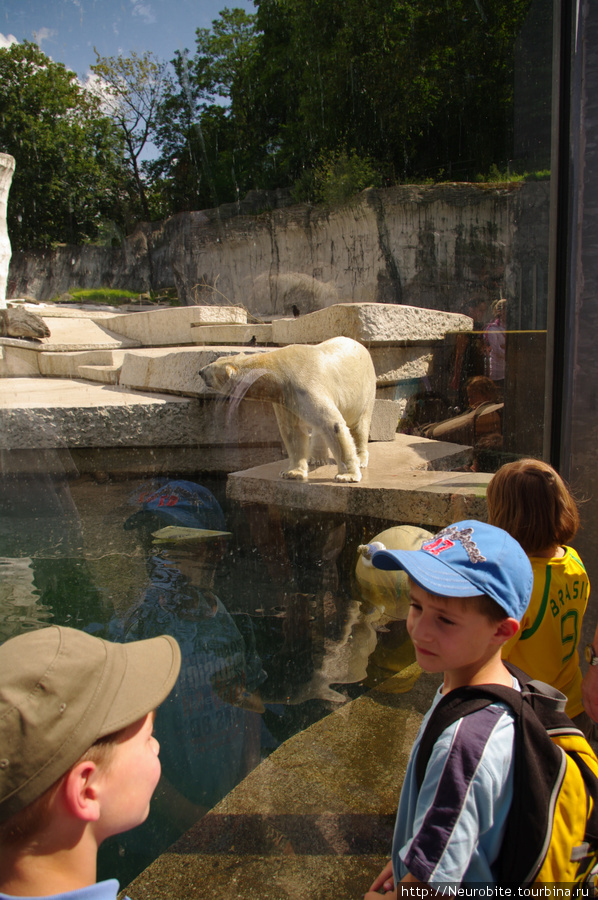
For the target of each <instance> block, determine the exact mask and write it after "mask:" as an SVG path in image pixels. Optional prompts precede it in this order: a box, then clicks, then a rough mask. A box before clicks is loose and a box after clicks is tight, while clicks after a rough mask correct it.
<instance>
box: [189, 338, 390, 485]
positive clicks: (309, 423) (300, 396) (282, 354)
mask: <svg viewBox="0 0 598 900" xmlns="http://www.w3.org/2000/svg"><path fill="white" fill-rule="evenodd" d="M200 375H201V376H202V378H203V380H204V381H205V383H206V384H207V385H208V386H209V387H211V388H213V389H214V390H217V391H219V392H221V393H224V394H231V393H233V392H234V394H235V395H236V396H238V395H239V393H242V392H243V390H244V391H245V393H246V395H247V396H248V397H251V398H255V399H260V400H270V401H271V402H272V403H273V405H274V412H275V414H276V420H277V422H278V427H279V428H280V434H281V436H282V439H283V441H284V445H285V447H286V449H287V453H288V455H289V461H290V465H289V469H288V470H287V471H284V472H281V475H282V477H283V478H293V479H297V480H302V481H306V480H307V473H308V467H309V459H310V455H311V458H312V461H313V462H315V463H316V464H319V465H321V464H323V463H325V462H327V461H328V460H327V456H328V454H327V450H326V448H327V447H328V448H330V450H331V452H332V455H333V457H334V459H335V460H336V463H337V466H338V472H337V474H336V476H335V480H336V481H349V482H354V481H361V471H360V469H361V468H365V466H367V464H368V450H367V443H368V436H369V430H370V422H371V418H372V410H373V408H374V399H375V396H376V373H375V371H374V365H373V363H372V359H371V356H370V354H369V353H368V351H367V350H366V348H365V347H364V346H363V345H362V344H359V343H358V342H357V341H354V340H352V339H351V338H346V337H337V338H331V339H330V340H328V341H323V342H322V343H321V344H316V345H315V346H314V345H311V344H290V345H289V346H287V347H280V348H278V349H276V350H269V351H266V352H265V353H256V354H252V355H244V354H239V355H237V356H228V357H221V358H220V359H217V360H216V362H213V363H210V365H208V366H205V367H204V368H203V369H201V370H200ZM245 385H246V388H245ZM310 437H311V438H312V448H311V453H310Z"/></svg>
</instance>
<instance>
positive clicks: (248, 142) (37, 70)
mask: <svg viewBox="0 0 598 900" xmlns="http://www.w3.org/2000/svg"><path fill="white" fill-rule="evenodd" d="M544 2H545V4H546V5H545V7H544V6H543V5H542V2H541V0H538V2H536V4H534V8H533V9H534V10H535V11H536V18H535V19H534V18H533V16H532V19H530V18H529V17H528V12H529V11H530V7H531V0H450V2H448V0H443V2H440V0H256V14H255V15H249V14H248V13H246V12H245V11H244V10H242V9H235V8H233V9H229V8H226V9H223V10H222V12H221V13H220V15H219V16H218V18H217V19H215V20H214V21H213V22H212V26H211V27H210V28H198V29H197V30H196V32H195V50H194V52H193V53H189V52H188V51H184V52H178V53H177V54H176V55H175V58H174V59H173V60H172V67H171V69H169V70H168V71H167V70H166V68H165V66H164V65H163V64H162V63H160V62H159V61H158V60H156V59H155V58H154V57H153V56H152V55H151V54H149V53H144V54H141V55H138V54H135V53H131V54H129V55H128V56H118V57H108V58H101V57H98V58H97V61H96V64H95V66H94V67H93V69H94V71H95V73H96V75H97V76H98V77H99V78H101V79H102V85H103V87H104V91H103V93H102V95H101V101H100V99H99V97H98V96H95V97H94V96H91V95H90V94H89V93H87V92H85V91H83V90H82V88H81V87H80V85H79V84H78V82H77V81H76V78H75V76H74V75H73V74H72V73H69V72H67V70H66V69H65V68H64V67H63V66H60V65H57V64H55V63H53V62H52V61H51V60H49V59H48V58H47V57H45V56H44V54H42V53H41V51H39V49H38V48H37V47H36V46H35V45H33V44H21V45H13V46H12V47H10V48H8V49H6V50H0V148H1V149H4V150H7V151H8V152H9V153H12V154H13V155H14V156H15V157H16V159H17V172H16V175H15V180H14V186H13V189H12V191H11V195H10V205H9V230H10V233H11V239H12V240H13V247H14V248H15V249H19V248H20V247H33V246H47V245H48V244H51V243H52V242H53V241H63V242H69V241H78V242H80V241H85V240H90V241H97V242H104V243H108V242H110V243H114V242H115V241H116V242H117V241H118V240H119V236H120V235H121V234H122V233H125V232H126V231H127V230H131V229H132V228H133V227H134V225H135V224H136V223H137V221H138V220H139V218H140V217H143V218H145V219H163V218H166V217H168V216H170V215H172V214H174V213H176V212H179V211H182V210H192V209H204V208H208V207H214V206H217V205H219V204H221V203H227V202H228V203H231V202H236V201H239V200H241V199H242V198H243V197H244V196H245V194H246V193H247V191H248V190H250V189H262V188H264V189H269V190H272V189H276V188H280V187H283V188H288V187H289V186H294V188H293V196H294V198H295V199H296V200H308V201H310V202H324V203H328V204H336V203H342V202H345V201H346V200H347V199H348V198H350V197H351V196H352V195H354V194H355V193H356V192H358V191H360V190H363V189H364V188H365V187H369V186H383V185H390V184H396V183H398V182H407V181H414V182H418V183H433V182H437V181H439V180H446V181H454V180H459V179H460V180H471V179H474V178H475V177H476V173H488V174H487V175H484V176H482V175H480V176H478V179H479V180H490V179H492V180H495V179H500V180H502V181H505V180H513V179H514V178H515V177H524V178H526V179H530V178H536V177H543V174H542V171H538V172H534V171H533V170H534V168H535V167H537V168H538V169H539V170H541V167H542V166H543V165H545V162H544V159H545V146H544V145H545V144H546V139H542V140H541V141H540V140H539V139H538V140H536V134H537V133H540V131H541V128H540V125H541V126H542V127H544V126H545V125H546V116H547V115H549V113H546V110H545V109H544V107H542V108H541V104H540V103H539V100H538V98H541V97H542V96H544V95H545V94H546V78H545V76H546V72H548V71H549V70H550V47H549V43H550V36H549V37H548V38H547V37H546V35H549V33H550V28H549V25H550V22H549V18H550V15H549V13H550V6H551V4H550V0H544ZM538 10H539V11H538ZM538 16H539V17H540V18H539V19H538ZM540 19H541V20H542V21H544V25H543V26H542V27H540V26H539V25H538V21H540ZM546 23H548V24H546ZM542 29H543V30H542ZM539 31H542V35H540V36H541V37H542V41H539V42H536V43H535V44H534V40H535V38H536V37H537V36H538V33H539ZM523 32H525V34H526V35H527V36H526V38H525V41H524V43H523V44H522V43H521V41H522V38H521V35H522V33H523ZM518 42H519V45H518ZM532 44H534V47H535V51H534V54H533V65H531V63H530V65H529V66H528V67H527V68H525V67H524V69H521V65H522V60H523V61H525V60H526V59H527V58H528V57H529V53H526V50H529V47H530V46H531V45H532ZM516 47H519V50H518V54H519V55H518V60H519V62H518V65H519V69H520V75H519V83H520V84H524V85H525V84H528V83H529V82H530V77H528V76H530V72H531V73H536V74H537V73H539V72H541V73H542V78H541V79H540V80H539V81H538V87H537V89H534V92H532V94H533V95H532V94H530V95H529V97H528V98H527V100H528V103H527V106H521V104H520V103H519V104H518V109H524V110H530V109H531V110H533V111H535V112H534V117H533V128H531V129H530V128H527V132H526V140H527V144H525V142H523V144H522V143H521V141H520V142H519V145H518V151H519V155H518V157H517V159H516V160H515V161H514V162H512V163H508V161H509V160H514V159H515V157H514V152H513V151H514V145H515V140H514V126H513V121H514V106H515V104H514V84H515V74H516V65H515V60H516V53H515V49H516ZM522 73H523V75H525V76H526V77H522ZM534 84H535V82H534ZM106 97H108V98H109V100H110V103H109V105H108V106H107V105H106ZM523 119H524V120H525V121H524V124H525V123H526V122H527V120H528V119H529V115H527V114H526V116H523ZM521 121H522V117H521V116H520V120H519V124H520V126H521ZM520 130H521V129H520ZM524 130H525V129H524ZM542 133H543V132H542ZM149 140H151V141H152V142H153V143H154V144H155V145H156V146H157V148H158V151H159V156H158V157H157V158H156V159H153V160H152V161H151V162H144V163H142V162H141V158H142V153H143V150H144V148H145V147H147V142H148V141H149ZM540 144H541V146H540ZM509 165H511V166H512V167H517V168H518V171H523V170H524V169H525V165H527V166H528V167H529V168H530V169H532V173H528V172H525V174H524V175H519V176H515V175H513V174H509V172H508V166H509ZM505 173H506V174H505Z"/></svg>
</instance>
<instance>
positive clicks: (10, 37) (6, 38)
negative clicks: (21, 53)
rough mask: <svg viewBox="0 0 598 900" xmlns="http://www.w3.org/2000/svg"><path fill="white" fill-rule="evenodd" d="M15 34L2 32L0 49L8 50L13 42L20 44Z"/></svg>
mask: <svg viewBox="0 0 598 900" xmlns="http://www.w3.org/2000/svg"><path fill="white" fill-rule="evenodd" d="M18 43H19V42H18V41H17V39H16V37H15V36H14V34H6V35H5V34H0V50H6V48H7V47H10V45H11V44H18Z"/></svg>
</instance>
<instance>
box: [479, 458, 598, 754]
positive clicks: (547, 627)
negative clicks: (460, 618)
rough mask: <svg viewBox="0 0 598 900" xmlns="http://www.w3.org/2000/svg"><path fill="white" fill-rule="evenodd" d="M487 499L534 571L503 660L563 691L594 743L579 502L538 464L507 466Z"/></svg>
mask: <svg viewBox="0 0 598 900" xmlns="http://www.w3.org/2000/svg"><path fill="white" fill-rule="evenodd" d="M486 499H487V501H488V521H489V522H490V523H491V524H492V525H496V526H497V527H499V528H503V529H504V530H505V531H508V532H509V534H510V535H511V536H512V537H514V538H515V540H517V541H518V542H519V543H520V544H521V546H522V547H523V549H524V550H525V552H526V553H527V555H528V556H529V559H530V562H531V564H532V569H533V573H534V586H533V591H532V597H531V600H530V604H529V606H528V608H527V612H526V613H525V615H524V616H523V618H522V620H521V627H520V629H519V631H518V632H517V633H516V634H515V635H514V636H513V637H512V638H511V639H510V640H509V641H507V642H506V643H505V645H504V646H503V651H502V656H503V659H505V660H508V661H509V662H511V663H513V665H516V666H518V667H519V668H520V669H523V671H524V672H526V673H527V674H528V675H531V676H532V677H533V678H538V679H540V680H541V681H545V682H547V683H548V684H551V685H553V687H555V688H558V690H560V691H562V693H563V694H565V695H566V696H567V700H568V702H567V708H566V712H567V715H568V716H569V718H571V719H573V721H574V722H575V724H576V725H577V727H578V728H580V729H581V730H582V731H583V732H584V734H585V735H586V737H588V738H592V739H593V738H594V723H593V721H592V720H591V718H590V716H589V715H588V714H587V712H586V711H585V710H584V703H583V700H582V674H581V669H580V665H579V654H578V644H579V638H580V635H581V624H582V619H583V615H584V613H585V610H586V607H587V603H588V596H589V593H590V582H589V579H588V576H587V573H586V570H585V567H584V565H583V563H582V561H581V559H580V557H579V555H578V554H577V552H576V551H575V550H573V548H572V547H569V546H568V543H569V541H571V540H572V539H573V538H574V537H575V534H576V533H577V529H578V528H579V513H578V511H577V506H576V504H575V501H574V499H573V497H572V496H571V494H570V493H569V491H568V489H567V487H566V485H565V483H564V482H563V480H562V478H561V477H560V475H559V474H558V473H557V472H556V471H555V469H553V468H552V466H550V465H548V463H545V462H543V461H542V460H538V459H519V460H516V461H515V462H511V463H507V464H506V465H504V466H502V467H501V468H500V469H499V470H498V472H496V474H495V475H494V477H493V478H492V480H491V481H490V483H489V485H488V490H487V494H486ZM590 712H591V710H590Z"/></svg>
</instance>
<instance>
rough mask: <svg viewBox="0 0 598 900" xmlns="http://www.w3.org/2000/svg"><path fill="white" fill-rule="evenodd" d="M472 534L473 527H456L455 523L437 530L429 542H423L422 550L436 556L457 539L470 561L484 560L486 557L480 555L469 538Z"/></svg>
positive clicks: (476, 546)
mask: <svg viewBox="0 0 598 900" xmlns="http://www.w3.org/2000/svg"><path fill="white" fill-rule="evenodd" d="M472 535H473V528H457V526H456V525H449V527H448V528H443V530H442V531H439V532H438V534H437V535H436V537H435V538H434V540H433V541H432V542H431V543H430V544H424V545H423V547H422V550H426V551H427V552H428V553H433V554H434V556H438V555H439V554H440V553H442V552H443V551H444V550H449V549H450V548H451V547H454V546H455V542H456V541H458V542H459V543H460V544H462V545H463V548H464V550H465V552H466V553H467V556H468V557H469V561H470V562H471V563H477V562H486V557H485V556H482V554H481V553H480V551H479V550H478V545H477V544H476V542H475V541H473V540H472V539H471V537H472Z"/></svg>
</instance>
